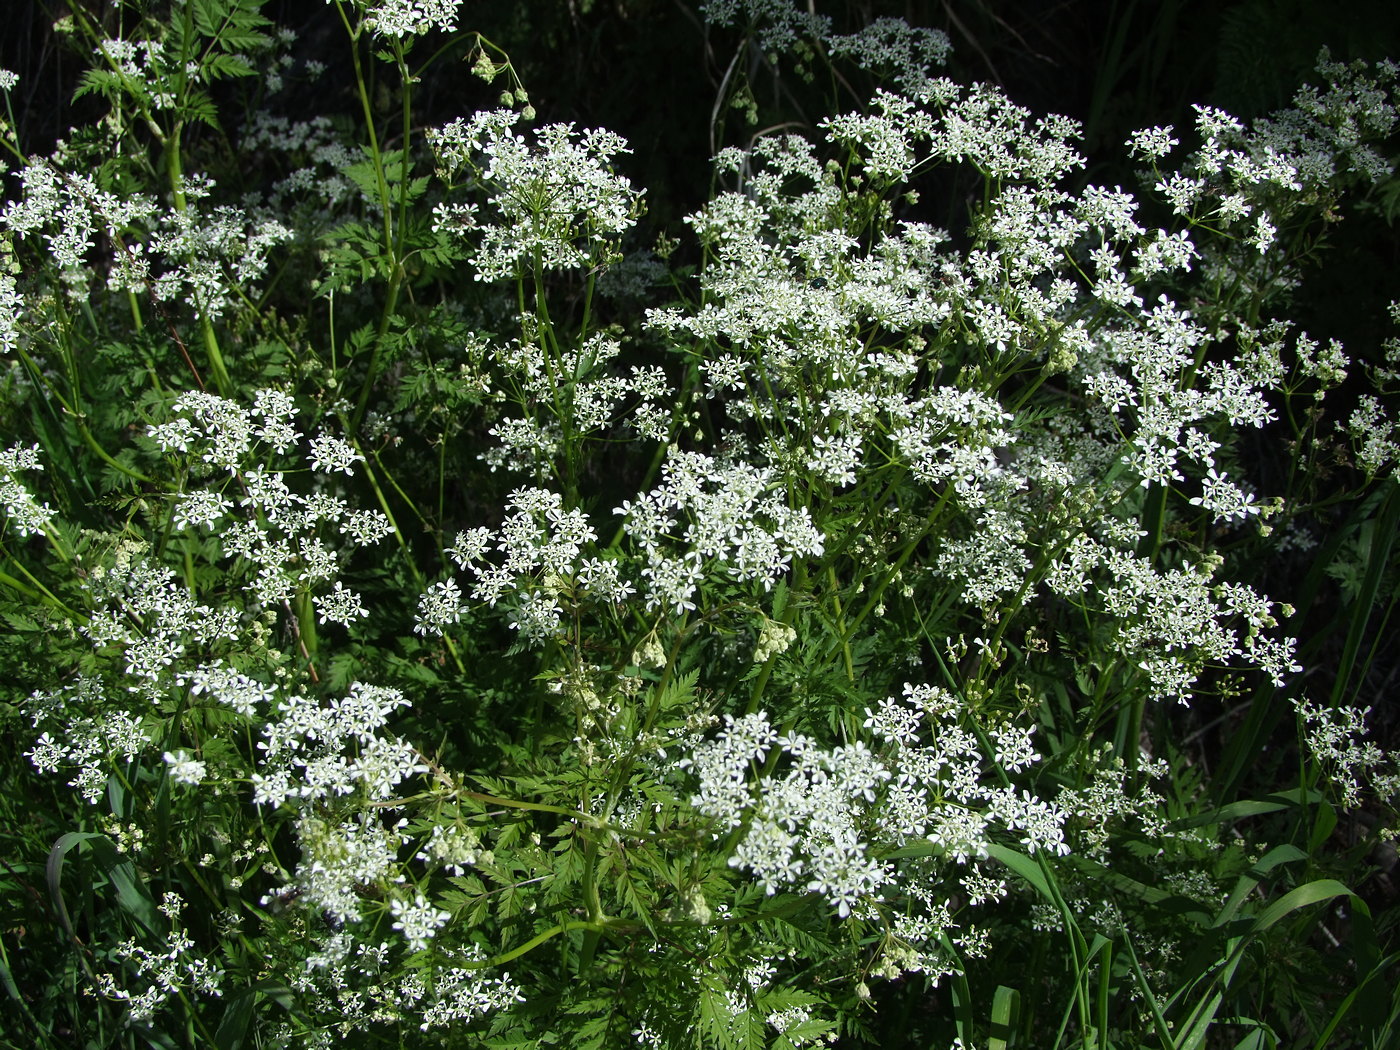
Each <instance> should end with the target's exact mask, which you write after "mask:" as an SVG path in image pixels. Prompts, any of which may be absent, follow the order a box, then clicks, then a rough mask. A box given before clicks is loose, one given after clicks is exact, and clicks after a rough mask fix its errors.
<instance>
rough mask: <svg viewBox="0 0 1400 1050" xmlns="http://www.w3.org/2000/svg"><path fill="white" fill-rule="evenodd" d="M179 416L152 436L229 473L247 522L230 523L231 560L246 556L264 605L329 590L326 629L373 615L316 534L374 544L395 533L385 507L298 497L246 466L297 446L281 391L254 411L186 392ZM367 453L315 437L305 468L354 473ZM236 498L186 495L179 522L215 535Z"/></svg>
mask: <svg viewBox="0 0 1400 1050" xmlns="http://www.w3.org/2000/svg"><path fill="white" fill-rule="evenodd" d="M171 410H172V413H173V418H171V419H170V420H169V421H168V422H165V423H160V424H157V425H155V426H152V427H151V428H150V429H149V430H148V432H147V433H148V435H149V436H150V437H151V438H152V439H153V440H154V441H155V442H156V444H157V445H158V446H159V447H160V448H161V449H162V451H164V452H166V453H167V454H176V453H179V454H182V455H190V456H197V457H198V459H199V460H200V461H201V462H203V463H206V464H209V465H210V466H211V467H214V468H219V469H222V470H224V471H226V472H227V473H228V477H229V481H228V483H227V487H226V490H227V491H230V492H237V491H239V490H241V492H242V496H241V497H240V498H239V499H238V500H237V504H236V505H237V507H238V508H239V509H240V510H242V511H243V514H242V515H241V516H238V517H235V519H234V520H232V521H230V522H228V523H227V524H224V525H223V527H222V529H221V534H220V541H221V543H222V546H223V550H224V554H225V555H226V556H231V557H232V556H241V557H243V558H245V559H247V561H248V563H249V565H250V566H252V567H253V571H254V577H253V579H252V580H251V581H250V583H249V590H250V593H251V594H252V596H253V597H254V599H255V601H256V602H257V603H258V604H260V605H264V606H267V605H279V604H281V603H283V602H286V601H287V600H288V599H290V598H291V597H292V595H293V594H295V593H296V592H297V591H298V590H299V589H301V588H304V587H308V586H315V585H323V584H329V583H331V582H332V581H334V584H333V586H332V588H331V590H330V591H329V592H328V593H320V594H317V595H315V597H314V599H313V600H314V602H315V606H316V611H317V614H318V617H319V619H320V621H321V622H322V623H326V622H328V621H329V622H333V623H340V624H345V625H348V624H350V623H352V622H354V621H356V620H358V619H360V618H361V617H363V616H365V615H367V613H366V610H365V608H364V605H363V603H362V602H361V600H360V596H359V595H358V594H357V593H356V592H355V591H352V590H350V589H348V588H347V587H345V585H344V584H343V583H342V582H341V581H340V580H337V579H335V577H336V576H337V574H338V573H339V570H340V556H339V554H338V553H337V552H336V551H335V550H333V549H332V548H331V547H329V546H328V545H327V544H326V542H325V541H324V540H323V539H322V538H321V537H320V536H318V535H317V532H318V530H319V529H320V528H321V527H323V526H334V527H335V528H336V529H337V531H338V532H339V534H340V535H341V536H343V537H348V540H349V542H350V543H351V544H352V545H364V546H369V545H373V544H375V543H378V542H379V541H380V540H381V539H383V538H384V537H385V536H387V535H389V534H390V533H392V532H393V527H392V526H391V525H390V523H389V520H388V518H386V517H385V516H384V514H383V513H382V512H380V511H366V510H352V509H351V508H350V507H349V506H348V505H347V504H346V503H345V501H344V500H342V499H340V498H339V497H336V496H333V495H331V494H329V493H326V492H313V493H310V494H307V495H302V494H299V493H297V492H294V491H292V489H291V487H290V486H288V484H287V482H286V480H285V477H286V476H285V473H284V472H281V471H269V470H266V469H264V468H263V467H262V466H260V465H259V466H254V467H252V468H251V469H249V468H247V466H246V464H248V463H249V462H250V461H252V462H259V461H260V460H261V459H262V458H263V457H265V456H267V455H268V454H269V452H270V453H275V454H279V455H280V454H286V453H287V452H289V451H290V450H291V449H292V448H293V447H294V446H295V445H296V444H297V442H298V441H299V440H300V438H301V434H300V433H299V432H298V431H297V430H296V427H295V425H294V420H295V412H296V409H295V405H294V404H293V402H292V399H291V398H290V397H289V396H288V395H286V394H284V393H282V392H280V391H277V390H271V389H265V390H260V391H258V393H257V394H256V396H255V397H254V399H253V405H252V407H251V408H250V409H245V408H243V407H242V406H240V405H238V404H237V403H236V402H233V401H229V400H227V399H225V398H221V397H217V396H215V395H213V394H207V393H203V392H199V391H191V392H187V393H184V394H181V395H180V397H178V398H177V399H176V400H175V402H174V403H173V404H172V406H171ZM363 459H364V457H363V456H362V455H360V454H359V453H358V452H356V451H355V449H354V447H353V446H351V445H350V444H349V443H348V442H346V441H345V440H344V439H343V438H340V437H338V436H336V435H333V434H324V433H323V434H319V435H317V436H316V437H315V438H313V439H312V441H311V447H310V454H309V455H308V456H307V462H308V464H309V465H310V467H311V469H312V471H314V472H317V473H331V472H339V473H344V474H352V473H353V467H354V464H355V463H356V462H361V461H363ZM234 507H235V502H234V500H233V499H231V498H230V497H229V496H226V495H224V494H223V493H222V492H219V491H217V490H215V489H213V488H202V489H198V490H195V491H193V492H188V493H184V494H182V495H180V496H179V497H178V498H177V502H176V504H175V510H174V519H173V520H174V522H175V524H176V525H177V526H178V527H181V528H191V527H193V528H201V529H210V530H214V529H215V528H216V526H219V525H221V524H222V523H223V522H224V521H225V518H226V517H227V516H229V514H230V512H231V511H232V510H233V509H234Z"/></svg>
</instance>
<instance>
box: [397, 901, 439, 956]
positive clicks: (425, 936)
mask: <svg viewBox="0 0 1400 1050" xmlns="http://www.w3.org/2000/svg"><path fill="white" fill-rule="evenodd" d="M389 910H390V911H391V912H393V914H394V929H396V930H398V931H400V932H401V933H402V934H403V936H404V940H406V941H408V947H409V950H410V951H415V952H417V951H422V950H423V949H424V948H426V947H427V946H428V941H429V940H431V939H432V937H433V935H434V934H436V933H437V931H438V930H439V928H441V926H442V925H443V923H445V922H447V920H448V919H450V918H451V917H452V916H451V915H449V914H448V913H447V912H445V911H438V909H436V908H434V907H433V906H432V905H431V904H429V903H428V900H427V898H426V897H424V896H423V894H421V893H420V894H418V896H417V898H416V899H414V900H413V901H406V900H403V899H401V898H395V899H394V900H393V901H392V902H390V904H389Z"/></svg>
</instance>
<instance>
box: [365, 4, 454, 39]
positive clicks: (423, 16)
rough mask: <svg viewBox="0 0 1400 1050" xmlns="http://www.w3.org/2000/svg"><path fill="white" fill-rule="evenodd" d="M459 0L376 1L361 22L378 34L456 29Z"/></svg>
mask: <svg viewBox="0 0 1400 1050" xmlns="http://www.w3.org/2000/svg"><path fill="white" fill-rule="evenodd" d="M461 2H462V0H378V2H376V3H374V4H373V5H372V6H371V7H370V10H369V13H368V14H367V15H366V16H365V24H366V25H368V26H369V27H370V28H371V29H373V30H374V32H375V34H376V35H378V36H382V37H395V38H400V37H405V36H409V35H413V34H418V35H421V34H423V33H428V32H431V31H432V30H434V29H441V30H443V31H444V32H447V33H451V32H453V31H454V30H456V28H457V8H458V6H460V4H461Z"/></svg>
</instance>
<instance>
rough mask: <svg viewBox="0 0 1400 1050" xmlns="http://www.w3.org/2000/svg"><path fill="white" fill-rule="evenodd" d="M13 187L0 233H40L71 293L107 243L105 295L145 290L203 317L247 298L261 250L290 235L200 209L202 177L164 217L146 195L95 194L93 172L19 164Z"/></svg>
mask: <svg viewBox="0 0 1400 1050" xmlns="http://www.w3.org/2000/svg"><path fill="white" fill-rule="evenodd" d="M20 183H21V186H22V193H21V194H20V196H19V198H18V199H15V200H11V201H9V202H7V203H6V204H5V206H4V208H3V210H0V229H3V230H8V231H9V232H10V233H12V234H14V235H15V236H17V237H34V236H37V237H40V238H41V239H42V240H43V241H44V243H45V245H46V246H47V248H48V252H49V255H50V257H51V258H52V259H53V261H54V262H55V263H56V264H57V265H58V267H59V269H60V271H61V272H62V273H63V275H64V279H65V280H66V281H67V282H68V283H69V284H70V285H71V286H72V287H73V288H74V290H75V292H76V291H81V290H84V289H86V288H87V273H88V267H89V265H90V264H91V263H92V259H91V255H92V253H93V252H94V250H95V249H96V247H97V245H99V244H106V245H110V253H111V254H110V256H109V258H108V267H107V269H108V278H107V280H108V286H109V289H110V290H112V291H125V290H130V291H134V292H137V293H139V294H140V295H145V294H146V292H147V287H148V286H149V288H150V290H151V294H154V295H155V297H156V298H157V299H159V300H161V301H162V302H174V301H183V302H186V303H188V304H189V305H190V306H192V307H195V308H197V309H198V310H199V311H201V312H202V313H203V314H204V316H206V317H209V318H211V319H213V318H217V317H219V316H220V315H221V314H223V313H224V311H225V310H227V309H229V308H230V307H231V306H232V304H234V303H235V302H237V301H238V299H239V297H240V296H243V295H246V294H247V293H248V291H249V290H250V289H251V287H252V285H253V283H254V282H256V281H257V280H258V279H259V278H261V277H262V275H263V273H264V272H265V271H266V269H267V264H268V253H269V251H271V249H272V248H274V247H275V246H276V245H278V244H281V243H283V242H285V241H287V240H290V239H291V236H292V232H291V230H289V229H288V228H287V227H286V226H284V225H282V224H281V223H279V222H276V221H273V220H270V219H268V220H262V221H255V220H253V219H251V218H249V216H248V215H247V214H246V213H245V212H244V211H243V210H242V209H241V208H236V207H233V206H231V205H218V206H215V207H212V208H209V209H207V210H206V209H202V208H201V206H200V205H201V200H202V198H205V197H207V196H209V194H210V193H211V192H212V190H213V183H212V182H211V181H210V180H208V179H206V178H202V177H196V176H186V178H185V181H184V186H183V190H184V193H185V194H186V197H187V198H188V201H187V203H186V205H185V206H184V207H179V208H170V209H166V210H163V211H162V210H161V209H160V208H159V207H158V206H157V204H156V202H155V200H154V199H153V198H151V197H150V196H148V195H145V194H140V193H112V192H110V191H107V190H103V189H101V188H100V187H99V186H98V185H97V181H96V179H94V177H93V176H91V175H85V174H74V173H71V172H66V171H61V170H59V169H58V168H57V167H55V166H53V165H52V164H50V163H49V162H47V161H38V162H35V163H31V164H29V165H26V166H25V167H24V168H23V169H22V170H21V171H20ZM143 230H144V231H146V232H144V233H143V232H142V231H143ZM0 316H3V315H0ZM5 327H6V325H5V324H3V323H0V329H4V328H5Z"/></svg>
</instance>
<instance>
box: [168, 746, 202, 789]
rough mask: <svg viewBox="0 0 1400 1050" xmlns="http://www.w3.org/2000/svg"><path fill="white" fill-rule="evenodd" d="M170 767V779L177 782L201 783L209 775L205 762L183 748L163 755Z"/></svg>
mask: <svg viewBox="0 0 1400 1050" xmlns="http://www.w3.org/2000/svg"><path fill="white" fill-rule="evenodd" d="M161 757H162V758H164V759H165V764H166V765H167V766H169V767H170V779H171V780H173V781H175V783H177V784H200V783H202V782H203V781H204V778H205V777H206V776H207V775H208V770H207V769H206V768H205V765H204V763H203V762H200V761H199V760H197V759H195V758H192V757H191V756H190V753H189V752H188V751H185V750H184V749H181V750H179V751H176V752H174V753H173V754H172V753H171V752H169V751H167V752H165V754H164V755H162V756H161Z"/></svg>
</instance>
